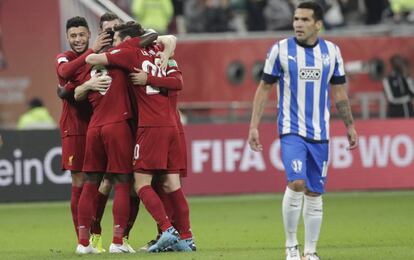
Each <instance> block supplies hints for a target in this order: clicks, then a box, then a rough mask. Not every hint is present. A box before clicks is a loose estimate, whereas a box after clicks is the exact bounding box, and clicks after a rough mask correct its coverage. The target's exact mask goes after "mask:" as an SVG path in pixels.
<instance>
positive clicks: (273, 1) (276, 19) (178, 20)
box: [113, 0, 414, 34]
mask: <svg viewBox="0 0 414 260" xmlns="http://www.w3.org/2000/svg"><path fill="white" fill-rule="evenodd" d="M113 2H114V3H115V4H117V5H118V6H119V7H121V8H122V9H123V10H124V11H125V12H126V13H128V14H130V15H131V16H134V17H136V18H137V19H138V21H140V22H141V23H142V24H143V25H144V26H148V27H154V28H156V29H158V30H159V31H160V32H169V33H178V34H184V33H205V32H250V31H276V30H289V29H291V20H292V15H293V11H294V7H295V6H296V5H297V4H298V3H299V2H301V0H113ZM317 2H319V3H320V4H321V5H322V6H323V8H324V10H325V28H326V30H330V29H333V28H336V27H343V26H356V25H373V24H380V23H385V24H399V23H413V22H414V12H413V10H414V1H413V0H317ZM160 17H161V18H162V19H160Z"/></svg>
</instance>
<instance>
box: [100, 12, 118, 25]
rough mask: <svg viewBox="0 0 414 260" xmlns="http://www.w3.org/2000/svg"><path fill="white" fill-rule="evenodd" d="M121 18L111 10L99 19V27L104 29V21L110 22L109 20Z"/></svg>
mask: <svg viewBox="0 0 414 260" xmlns="http://www.w3.org/2000/svg"><path fill="white" fill-rule="evenodd" d="M116 19H119V17H118V15H116V14H114V13H111V12H106V13H104V14H103V15H102V16H101V19H100V20H99V28H101V29H102V25H103V23H104V22H109V21H113V20H116Z"/></svg>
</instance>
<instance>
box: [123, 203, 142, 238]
mask: <svg viewBox="0 0 414 260" xmlns="http://www.w3.org/2000/svg"><path fill="white" fill-rule="evenodd" d="M129 199H130V201H129V208H130V211H129V219H128V224H127V227H126V229H125V232H124V237H129V232H130V231H131V229H132V227H133V226H134V223H135V220H136V219H137V216H138V211H139V198H138V197H133V196H130V197H129Z"/></svg>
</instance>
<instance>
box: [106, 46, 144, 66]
mask: <svg viewBox="0 0 414 260" xmlns="http://www.w3.org/2000/svg"><path fill="white" fill-rule="evenodd" d="M105 54H106V58H107V59H108V64H109V65H113V66H117V67H120V68H123V69H126V70H128V71H131V70H132V69H133V67H134V65H135V64H134V60H135V56H136V55H137V54H136V53H135V51H134V50H133V49H127V48H121V49H113V50H111V51H109V52H106V53H105ZM135 66H138V64H136V65H135Z"/></svg>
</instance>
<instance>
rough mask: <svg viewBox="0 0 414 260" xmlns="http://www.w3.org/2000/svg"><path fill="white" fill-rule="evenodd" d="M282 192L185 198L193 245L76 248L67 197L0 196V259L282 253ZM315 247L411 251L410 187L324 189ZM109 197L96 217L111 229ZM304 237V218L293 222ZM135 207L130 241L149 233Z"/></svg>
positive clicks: (368, 255)
mask: <svg viewBox="0 0 414 260" xmlns="http://www.w3.org/2000/svg"><path fill="white" fill-rule="evenodd" d="M281 200H282V195H281V194H270V195H269V194H267V195H241V196H225V197H194V198H190V199H189V202H190V207H191V221H192V229H193V232H194V234H195V236H196V243H197V247H198V251H197V252H195V253H164V254H147V253H138V254H135V255H111V254H108V253H104V254H101V255H87V256H77V255H76V254H75V253H74V250H75V247H76V241H75V235H74V231H73V227H72V223H71V215H70V212H69V203H68V202H56V203H31V204H0V259H31V260H32V259H169V260H171V259H172V260H173V259H223V260H227V259H249V260H255V259H260V260H261V259H284V248H283V245H284V234H283V226H282V219H281ZM324 207H325V213H324V222H323V225H322V231H321V238H320V241H319V247H318V251H319V254H320V256H321V258H322V259H324V260H327V259H335V260H336V259H354V260H355V259H358V260H359V259H361V260H362V259H363V260H370V259H375V260H378V259H386V260H394V259H412V258H413V257H414V191H398V192H396V191H392V192H391V191H388V192H358V193H328V194H326V195H325V196H324ZM111 209H112V207H111V205H110V204H109V205H108V207H107V211H106V212H105V215H104V219H103V223H102V224H103V238H104V246H105V247H106V248H108V246H109V244H110V242H111V241H110V240H111V236H112V230H111V223H112V217H111ZM299 230H300V232H299V239H300V241H301V243H302V244H303V226H302V224H301V225H300V227H299ZM155 232H156V229H155V224H154V223H153V221H152V220H151V219H150V217H149V215H148V213H147V212H146V210H145V209H144V208H143V207H141V211H140V213H139V216H138V220H137V222H136V224H135V227H134V229H133V231H132V233H131V242H132V245H133V246H134V247H135V248H138V247H140V246H142V245H143V244H145V243H146V242H147V241H148V240H150V239H152V238H153V237H154V236H155Z"/></svg>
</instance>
